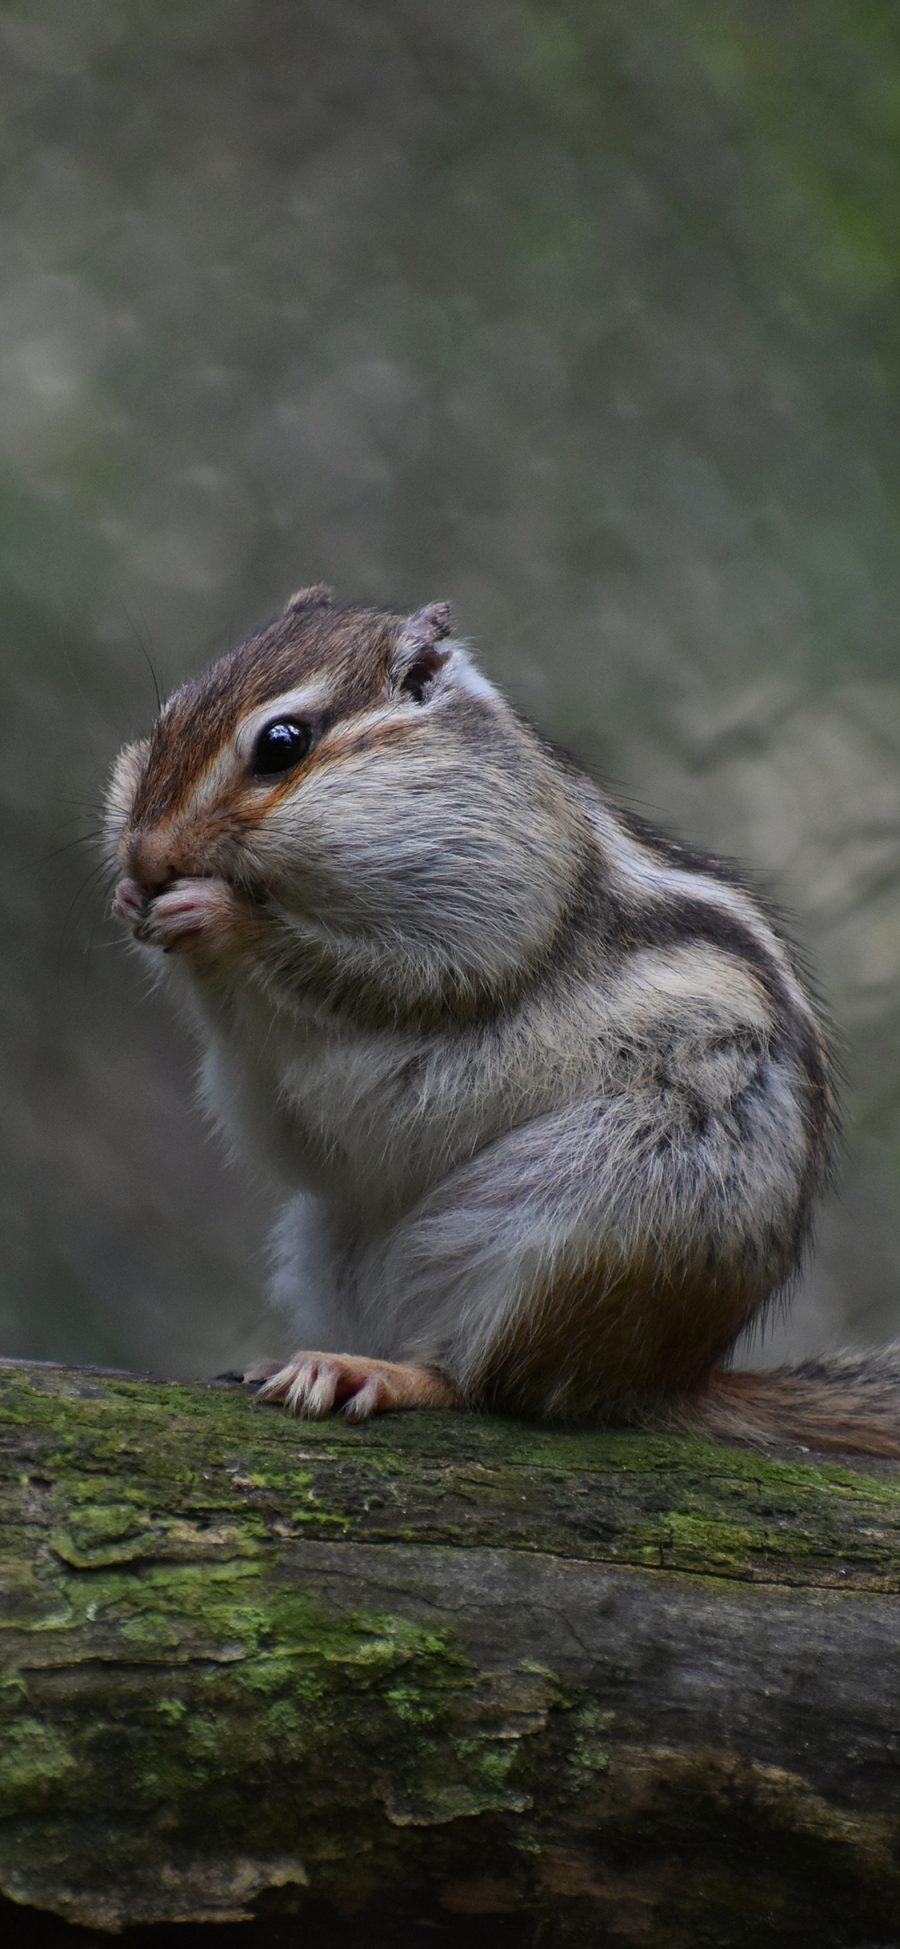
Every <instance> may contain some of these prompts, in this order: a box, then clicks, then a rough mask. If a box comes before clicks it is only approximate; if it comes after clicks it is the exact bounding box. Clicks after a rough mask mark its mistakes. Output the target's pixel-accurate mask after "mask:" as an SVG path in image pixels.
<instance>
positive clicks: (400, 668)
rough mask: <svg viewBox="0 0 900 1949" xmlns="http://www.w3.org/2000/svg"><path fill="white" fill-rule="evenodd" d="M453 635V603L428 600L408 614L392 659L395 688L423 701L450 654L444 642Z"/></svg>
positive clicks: (418, 700) (417, 700)
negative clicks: (432, 680) (422, 607)
mask: <svg viewBox="0 0 900 1949" xmlns="http://www.w3.org/2000/svg"><path fill="white" fill-rule="evenodd" d="M449 634H450V604H449V602H428V603H426V605H425V608H424V609H417V610H416V612H415V615H413V616H408V617H407V619H406V622H405V623H404V624H403V627H402V629H401V631H400V634H399V636H398V638H397V643H396V648H395V650H394V655H393V660H392V672H391V675H392V678H393V684H394V688H395V689H396V690H399V691H402V692H403V693H404V695H405V696H407V697H414V698H415V700H416V703H417V704H421V702H422V698H423V696H424V693H425V689H426V686H427V684H428V683H429V682H430V680H431V678H432V677H435V676H436V675H437V673H438V671H439V669H440V667H441V665H442V663H446V661H447V658H448V656H449V655H450V645H449V644H447V645H446V646H444V647H442V646H443V645H444V638H445V636H449Z"/></svg>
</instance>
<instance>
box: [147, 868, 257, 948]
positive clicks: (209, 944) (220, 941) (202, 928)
mask: <svg viewBox="0 0 900 1949" xmlns="http://www.w3.org/2000/svg"><path fill="white" fill-rule="evenodd" d="M246 927H247V922H246V916H245V913H244V909H243V906H242V904H241V902H240V901H239V900H238V899H237V897H236V896H235V894H233V893H232V891H231V888H230V887H229V886H226V884H225V882H224V880H179V881H178V882H177V883H176V885H175V886H174V887H170V888H169V890H168V892H167V893H160V894H158V895H157V897H156V899H155V900H153V901H152V902H151V904H150V906H149V907H148V908H147V911H146V913H145V915H144V917H143V920H142V921H141V923H140V925H139V928H138V936H139V939H140V940H142V941H146V942H147V944H148V945H149V946H150V947H160V948H162V949H163V951H164V952H168V951H169V950H170V949H185V950H186V951H191V950H196V949H201V950H203V951H207V952H211V953H222V952H224V951H226V950H228V949H230V948H233V947H237V946H239V945H240V943H241V940H242V938H243V936H244V934H245V932H246Z"/></svg>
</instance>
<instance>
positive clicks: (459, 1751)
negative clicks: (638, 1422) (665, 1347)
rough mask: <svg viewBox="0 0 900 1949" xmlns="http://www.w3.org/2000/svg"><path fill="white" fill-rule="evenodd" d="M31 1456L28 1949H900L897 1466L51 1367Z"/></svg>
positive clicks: (24, 1860)
mask: <svg viewBox="0 0 900 1949" xmlns="http://www.w3.org/2000/svg"><path fill="white" fill-rule="evenodd" d="M0 1463H2V1474H0V1524H2V1537H0V1891H2V1899H0V1926H2V1927H3V1928H4V1930H5V1933H4V1935H3V1940H4V1942H5V1943H7V1944H10V1945H18V1944H19V1943H21V1944H23V1945H24V1944H25V1943H26V1942H27V1943H28V1945H29V1949H30V1945H31V1944H32V1943H33V1942H37V1941H38V1940H39V1941H40V1942H41V1943H44V1942H46V1943H47V1944H48V1945H55V1944H57V1943H59V1944H62V1943H64V1942H68V1940H69V1938H70V1937H71V1939H72V1942H73V1943H75V1942H76V1941H78V1940H80V1939H81V1934H80V1931H81V1929H82V1928H85V1927H86V1928H89V1929H90V1930H91V1931H92V1932H93V1934H92V1937H91V1940H92V1941H95V1940H96V1932H97V1931H98V1930H125V1931H126V1932H129V1931H130V1930H131V1929H133V1928H135V1927H137V1926H138V1925H140V1928H141V1934H140V1941H141V1942H142V1943H147V1944H148V1949H149V1945H151V1944H152V1941H153V1931H154V1928H155V1929H156V1931H157V1932H159V1931H162V1930H165V1929H168V1928H169V1927H170V1925H171V1924H172V1923H174V1922H178V1923H179V1924H181V1928H180V1929H179V1933H178V1942H179V1944H184V1945H187V1944H188V1942H189V1941H191V1940H192V1938H193V1931H192V1930H191V1928H190V1926H189V1925H190V1924H191V1923H192V1922H193V1923H198V1924H199V1923H203V1924H204V1925H205V1927H204V1929H203V1931H202V1942H203V1943H204V1944H205V1945H207V1949H217V1945H220V1944H224V1943H225V1942H226V1940H227V1941H228V1942H229V1943H230V1942H231V1941H232V1939H233V1940H234V1941H235V1942H236V1943H237V1944H246V1945H247V1949H251V1946H252V1949H257V1945H261V1944H268V1943H273V1944H274V1943H276V1942H277V1943H285V1944H286V1943H288V1942H294V1941H297V1942H299V1941H302V1942H303V1944H304V1945H319V1944H322V1945H326V1944H327V1945H329V1949H332V1946H333V1945H343V1944H344V1943H345V1942H346V1943H347V1944H349V1943H351V1942H352V1943H353V1944H354V1945H355V1949H365V1945H370V1944H371V1945H375V1944H379V1945H380V1944H382V1943H385V1944H387V1943H389V1942H403V1943H404V1944H406V1943H409V1944H418V1943H419V1942H422V1943H425V1942H428V1943H432V1944H438V1943H439V1944H450V1945H455V1944H457V1943H458V1944H465V1945H467V1946H470V1949H474V1946H475V1945H478V1944H480V1943H482V1942H484V1943H487V1942H488V1941H490V1943H491V1944H492V1945H493V1949H502V1945H506V1944H508V1945H516V1949H518V1945H522V1946H523V1949H524V1945H532V1944H540V1945H542V1949H544V1945H553V1944H557V1943H560V1944H567V1945H568V1944H580V1943H584V1944H591V1945H598V1944H610V1945H622V1946H623V1949H625V1945H631V1944H635V1945H636V1944H639V1943H640V1944H642V1945H647V1944H652V1945H662V1949H688V1945H690V1949H695V1946H696V1945H697V1944H706V1943H709V1944H710V1945H715V1949H722V1945H726V1944H728V1945H734V1946H735V1949H750V1945H753V1949H760V1945H768V1944H771V1945H773V1949H774V1945H776V1944H777V1945H778V1949H784V1946H785V1945H793V1944H796V1945H798V1949H799V1946H800V1945H803V1949H807V1945H809V1944H811V1943H816V1944H820V1945H823V1949H829V1945H832V1946H833V1949H856V1945H860V1949H861V1945H863V1944H865V1945H867V1949H871V1945H873V1944H888V1943H891V1942H896V1941H897V1940H898V1939H900V1847H898V1843H900V1794H898V1785H900V1600H898V1595H897V1593H898V1588H900V1481H898V1480H897V1479H896V1478H895V1477H893V1476H892V1475H891V1474H890V1473H889V1472H888V1471H886V1470H883V1471H882V1472H880V1473H878V1472H874V1471H873V1472H864V1471H863V1470H862V1469H861V1468H860V1467H859V1466H858V1464H856V1463H850V1462H848V1463H846V1464H844V1463H840V1462H834V1461H832V1462H829V1463H826V1464H818V1463H813V1462H812V1460H811V1459H809V1458H806V1457H803V1456H793V1457H785V1456H779V1457H766V1456H762V1455H760V1454H758V1453H755V1452H751V1451H748V1450H740V1449H725V1448H721V1447H717V1446H712V1445H709V1444H706V1443H701V1442H696V1441H692V1440H688V1439H685V1438H672V1439H662V1438H651V1437H636V1436H633V1435H629V1434H624V1433H623V1434H611V1433H602V1434H599V1433H590V1432H588V1433H583V1432H561V1431H559V1430H548V1429H536V1428H533V1427H529V1426H526V1425H524V1424H521V1423H514V1422H509V1421H502V1420H500V1419H493V1418H486V1417H484V1418H482V1417H474V1416H471V1417H469V1416H464V1415H455V1414H448V1413H440V1414H438V1413H433V1414H430V1415H409V1416H400V1415H397V1416H391V1417H387V1418H385V1419H384V1420H382V1421H378V1422H375V1423H372V1424H369V1425H368V1426H367V1427H365V1428H363V1429H356V1428H353V1427H350V1426H348V1425H346V1424H344V1423H342V1422H340V1421H339V1420H333V1421H328V1422H323V1423H318V1424H315V1425H311V1424H305V1423H296V1422H291V1421H290V1420H289V1419H288V1418H287V1417H286V1416H285V1415H284V1414H283V1413H282V1412H281V1411H279V1410H277V1409H267V1408H263V1407H261V1406H259V1405H258V1404H256V1403H255V1402H254V1401H253V1400H252V1398H250V1397H248V1396H247V1395H246V1394H245V1393H244V1392H243V1391H239V1390H235V1389H228V1388H225V1387H199V1386H198V1387H187V1386H180V1385H179V1386H163V1385H158V1384H151V1383H148V1382H143V1381H138V1380H134V1379H130V1378H125V1377H122V1376H114V1375H104V1374H100V1373H93V1372H90V1371H84V1370H74V1371H72V1370H63V1369H56V1368H49V1367H38V1366H34V1367H27V1366H22V1365H19V1364H10V1365H8V1366H6V1367H4V1368H2V1369H0ZM210 1924H219V1925H221V1933H220V1932H219V1931H216V1930H215V1929H213V1930H211V1929H210ZM78 1925H80V1926H78ZM35 1931H38V1933H35ZM197 1934H198V1936H199V1935H200V1931H199V1929H198V1931H197Z"/></svg>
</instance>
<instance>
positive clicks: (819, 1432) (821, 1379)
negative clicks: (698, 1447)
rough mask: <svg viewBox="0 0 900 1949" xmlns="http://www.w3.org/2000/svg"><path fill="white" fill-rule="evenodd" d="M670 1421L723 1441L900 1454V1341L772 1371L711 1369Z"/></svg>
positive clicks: (877, 1453)
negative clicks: (866, 1351)
mask: <svg viewBox="0 0 900 1949" xmlns="http://www.w3.org/2000/svg"><path fill="white" fill-rule="evenodd" d="M669 1426H670V1427H672V1426H677V1427H680V1428H683V1429H684V1430H685V1431H687V1430H692V1431H693V1432H694V1433H696V1434H710V1435H715V1436H717V1437H718V1439H719V1440H720V1441H751V1442H757V1443H758V1442H761V1441H762V1442H777V1441H796V1442H802V1443H803V1445H804V1447H806V1448H815V1449H840V1450H842V1451H843V1452H844V1453H845V1454H857V1455H887V1456H896V1457H900V1344H898V1345H896V1346H893V1347H887V1348H885V1349H884V1351H883V1352H880V1353H871V1354H852V1353H838V1354H833V1355H830V1356H828V1357H827V1358H825V1359H821V1360H803V1361H798V1362H797V1364H796V1365H795V1366H790V1367H776V1368H773V1369H772V1371H771V1373H761V1374H744V1373H729V1372H724V1371H722V1372H718V1373H715V1374H713V1375H712V1377H711V1379H710V1382H709V1385H708V1387H707V1388H706V1390H705V1392H704V1393H703V1394H700V1395H698V1396H696V1397H695V1398H694V1399H692V1400H690V1401H686V1402H684V1403H683V1404H682V1405H680V1406H679V1407H678V1408H676V1409H673V1411H672V1415H671V1418H670V1419H669Z"/></svg>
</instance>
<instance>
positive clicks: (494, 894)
mask: <svg viewBox="0 0 900 1949" xmlns="http://www.w3.org/2000/svg"><path fill="white" fill-rule="evenodd" d="M106 831H107V841H108V846H109V849H110V851H111V853H112V855H113V856H114V858H115V860H116V862H117V866H118V870H119V871H120V873H121V875H122V877H121V880H120V882H119V885H118V889H117V892H116V896H115V903H114V911H115V913H116V914H117V915H118V916H119V917H120V919H121V920H123V921H124V922H125V924H126V926H127V927H128V928H129V929H130V931H131V933H132V935H133V936H134V939H135V940H136V941H138V942H140V943H141V944H142V945H143V946H144V947H145V948H147V949H149V950H151V951H152V952H153V953H154V954H155V955H157V956H159V957H160V959H161V957H162V955H165V956H166V957H167V960H168V965H169V967H170V969H171V972H172V974H173V976H174V978H175V980H176V982H177V983H178V986H179V987H180V989H181V992H182V993H183V994H184V995H185V997H186V998H187V1000H188V1002H189V1004H190V1008H191V1012H192V1014H193V1017H194V1020H195V1022H196V1025H197V1028H198V1030H199V1035H200V1039H201V1043H202V1048H203V1065H202V1094H203V1097H204V1099H205V1102H206V1104H207V1105H208V1106H209V1108H210V1109H211V1110H212V1112H213V1113H214V1115H215V1117H216V1119H217V1120H218V1121H219V1122H220V1123H221V1124H222V1125H223V1126H224V1128H225V1130H226V1131H227V1132H228V1133H229V1135H230V1136H231V1138H232V1139H234V1140H236V1142H237V1145H238V1147H239V1148H241V1149H243V1150H245V1151H246V1152H247V1153H249V1155H250V1157H251V1158H252V1159H253V1160H254V1161H255V1162H256V1163H257V1164H259V1163H262V1164H264V1165H265V1166H266V1167H267V1168H268V1169H269V1170H271V1171H272V1172H273V1173H274V1174H275V1175H276V1176H277V1177H278V1178H279V1179H280V1180H281V1181H282V1182H283V1184H284V1186H285V1187H286V1190H287V1192H288V1202H287V1203H286V1205H285V1209H284V1213H283V1217H282V1219H281V1222H280V1224H279V1226H278V1230H277V1238H276V1274H275V1282H274V1294H275V1298H276V1299H277V1300H278V1301H279V1302H280V1304H281V1305H282V1306H283V1307H284V1308H286V1310H287V1312H288V1313H289V1315H290V1316H291V1319H292V1323H293V1328H294V1331H295V1333H296V1334H297V1335H298V1336H299V1337H300V1338H301V1339H302V1343H303V1351H301V1352H299V1353H295V1354H294V1355H293V1356H292V1357H291V1358H289V1359H287V1360H279V1361H274V1362H266V1363H263V1364H262V1365H261V1366H260V1368H258V1369H255V1370H254V1374H253V1375H252V1376H250V1377H248V1378H253V1379H254V1380H255V1381H257V1382H259V1381H260V1380H261V1381H262V1385H261V1388H260V1392H261V1394H262V1396H263V1398H265V1399H267V1400H269V1401H281V1402H283V1403H284V1404H285V1406H286V1407H287V1409H289V1410H290V1412H291V1413H293V1414H297V1415H304V1416H312V1417H319V1416H322V1415H325V1414H328V1413H330V1412H331V1411H332V1410H337V1409H340V1410H342V1411H343V1413H344V1414H345V1415H347V1416H349V1417H350V1418H352V1419H356V1420H360V1421H361V1420H364V1419H365V1418H366V1417H367V1416H368V1415H371V1414H373V1413H378V1412H384V1411H386V1410H390V1409H394V1408H410V1407H429V1408H439V1407H450V1406H472V1407H475V1406H478V1407H496V1408H501V1409H504V1410H509V1411H511V1412H517V1413H523V1414H526V1415H531V1416H536V1417H539V1418H551V1419H565V1420H568V1421H577V1422H585V1421H587V1422H592V1421H593V1422H605V1423H620V1424H621V1423H624V1424H632V1425H639V1426H643V1427H657V1428H659V1427H669V1428H672V1427H674V1428H683V1429H695V1430H698V1431H708V1432H710V1433H713V1434H717V1435H719V1436H722V1437H725V1438H728V1437H732V1436H738V1437H742V1436H743V1437H750V1438H752V1437H756V1438H760V1437H763V1438H766V1437H776V1436H786V1437H793V1438H795V1439H799V1440H801V1441H804V1442H807V1443H809V1444H811V1445H813V1446H817V1447H822V1446H831V1447H840V1448H845V1449H848V1448H856V1449H860V1450H863V1451H866V1452H870V1453H881V1454H890V1455H897V1454H900V1436H898V1432H897V1429H896V1412H895V1410H896V1399H897V1394H896V1371H897V1363H896V1362H894V1364H893V1365H890V1362H889V1360H888V1364H887V1365H884V1364H881V1363H879V1364H878V1365H877V1366H874V1367H872V1366H867V1365H866V1364H865V1363H863V1362H860V1361H859V1360H857V1359H855V1358H852V1357H848V1356H838V1357H837V1358H836V1359H835V1360H834V1361H830V1362H827V1363H819V1362H808V1363H805V1364H802V1365H798V1366H796V1367H794V1368H783V1369H781V1370H778V1371H776V1372H772V1373H766V1374H755V1375H754V1374H747V1373H740V1372H732V1371H729V1369H728V1368H727V1366H725V1367H723V1365H722V1363H723V1362H727V1359H728V1356H729V1353H730V1350H731V1349H732V1348H733V1346H734V1343H735V1340H736V1339H737V1337H738V1335H739V1334H740V1333H741V1331H742V1329H743V1328H744V1327H745V1326H746V1325H747V1323H748V1322H749V1321H750V1320H752V1319H754V1318H755V1317H757V1316H758V1315H760V1313H761V1312H762V1310H763V1309H765V1307H766V1306H767V1305H768V1303H769V1302H770V1301H771V1299H772V1297H773V1295H775V1294H783V1293H784V1292H785V1290H786V1289H787V1288H789V1287H790V1284H791V1282H792V1281H793V1279H794V1277H795V1275H796V1273H797V1269H798V1266H799V1264H800V1261H801V1258H802V1255H803V1251H804V1245H805V1242H806V1240H807V1237H808V1233H809V1226H810V1217H811V1213H812V1209H813V1205H814V1201H815V1199H816V1195H817V1193H818V1191H819V1189H820V1187H821V1186H822V1184H823V1182H824V1180H825V1179H826V1176H827V1173H828V1169H829V1159H830V1155H831V1149H832V1136H833V1129H834V1111H833V1090H832V1081H831V1068H830V1063H829V1057H828V1053H827V1049H826V1045H825V1039H824V1036H823V1031H822V1027H821V1025H820V1022H819V1020H818V1019H817V1015H816V1012H815V1010H814V1008H813V1005H812V1003H811V1001H810V998H809V996H808V994H807V993H806V991H805V988H804V985H803V982H802V980H801V978H800V975H799V973H798V969H797V964H796V960H795V956H794V953H793V951H792V949H791V947H790V945H789V943H788V942H787V940H786V938H785V936H784V934H783V932H782V930H781V928H780V927H779V926H778V925H776V923H775V921H774V920H773V919H772V918H771V917H770V916H769V915H768V914H767V913H766V912H765V911H764V910H763V907H762V906H761V905H760V903H759V902H758V900H757V899H756V898H755V897H754V896H753V895H752V894H751V893H750V892H749V891H748V889H747V888H746V887H745V886H744V885H742V884H741V882H740V879H739V878H738V877H737V876H736V875H735V873H734V872H733V871H732V869H731V868H730V867H729V866H726V865H725V864H724V863H723V862H722V861H721V860H718V859H716V858H713V857H711V856H707V855H705V854H702V853H696V852H692V851H690V850H688V849H686V848H684V847H682V846H680V845H677V844H675V843H674V842H673V841H671V840H669V839H666V838H664V837H662V836H661V835H660V834H658V833H656V832H654V831H652V830H651V829H650V828H649V827H648V826H646V825H645V824H644V823H643V822H642V821H640V820H638V819H637V818H635V817H634V816H633V815H632V814H631V813H627V812H625V811H623V810H621V809H620V808H619V807H618V806H616V805H614V804H613V803H611V802H610V800H609V799H608V798H607V797H606V796H605V795H604V794H603V793H602V792H601V791H599V790H598V788H597V787H596V786H595V785H594V784H592V783H591V782H590V781H589V780H588V778H586V777H585V776H583V775H582V773H581V772H580V771H579V770H578V769H577V768H576V767H575V766H574V765H573V764H572V763H570V762H569V761H568V760H567V759H565V758H563V757H560V756H559V755H558V754H557V753H556V752H555V751H554V750H553V749H551V747H550V746H549V745H548V744H547V743H545V742H544V741H543V739H542V738H540V737H539V736H538V735H537V734H536V733H535V732H534V731H533V730H532V729H531V728H530V726H529V725H528V724H527V723H525V722H524V721H523V720H522V718H521V717H520V716H519V715H518V714H517V712H516V711H515V710H514V709H513V708H512V707H511V706H510V704H509V703H507V702H506V701H505V699H504V698H503V697H502V696H501V694H500V692H499V691H498V690H497V689H495V687H494V685H493V684H492V683H490V682H489V681H488V680H487V679H486V678H485V677H484V676H483V675H482V674H481V673H480V671H479V670H478V669H477V667H476V665H475V663H474V662H473V660H472V657H471V655H470V653H469V651H468V650H467V648H466V647H464V646H463V645H462V644H461V643H460V642H458V641H455V640H454V638H453V636H452V635H451V626H450V613H449V609H448V607H447V605H446V604H445V603H441V602H432V603H429V604H428V605H427V606H426V607H424V608H422V609H419V610H418V611H416V612H415V613H414V614H412V615H401V614H391V613H388V612H383V611H380V610H375V609H366V608H357V607H340V606H338V605H336V604H335V602H334V600H333V598H332V595H331V593H330V591H328V590H327V589H325V588H324V587H315V588H308V589H302V590H300V591H299V592H298V593H297V594H296V595H294V596H293V597H292V599H291V601H290V602H289V603H288V605H287V608H286V609H285V611H284V613H283V614H282V615H280V616H279V617H278V618H277V619H276V620H275V621H274V622H272V623H270V624H268V625H267V626H266V627H264V628H263V629H261V630H260V631H259V632H258V633H257V634H255V635H253V636H251V637H250V638H249V640H248V641H247V642H245V643H243V644H241V645H240V647H239V648H237V649H235V650H233V651H231V653H230V654H228V655H226V656H224V657H222V658H221V660H220V661H218V662H217V663H215V664H214V665H213V666H212V668H211V669H210V670H208V671H207V672H206V674H205V675H203V676H200V677H197V678H195V679H194V680H192V681H191V682H188V683H187V684H185V685H184V686H183V688H181V689H180V690H177V691H176V692H175V694H174V696H173V697H172V698H171V699H170V700H169V702H168V703H167V704H166V705H165V707H164V709H163V710H162V711H161V713H160V716H159V718H158V720H157V723H156V725H155V728H154V730H153V732H152V734H151V736H150V737H149V738H148V739H145V740H142V741H141V742H139V743H135V744H130V745H128V746H126V748H125V749H124V750H123V751H122V752H121V754H120V756H119V758H118V761H117V763H116V765H115V768H114V771H113V775H112V779H111V782H110V785H109V791H108V799H107V811H106ZM888 1379H890V1382H891V1385H890V1387H888V1385H887V1381H888ZM882 1382H883V1383H884V1385H882V1384H881V1383H882Z"/></svg>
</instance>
